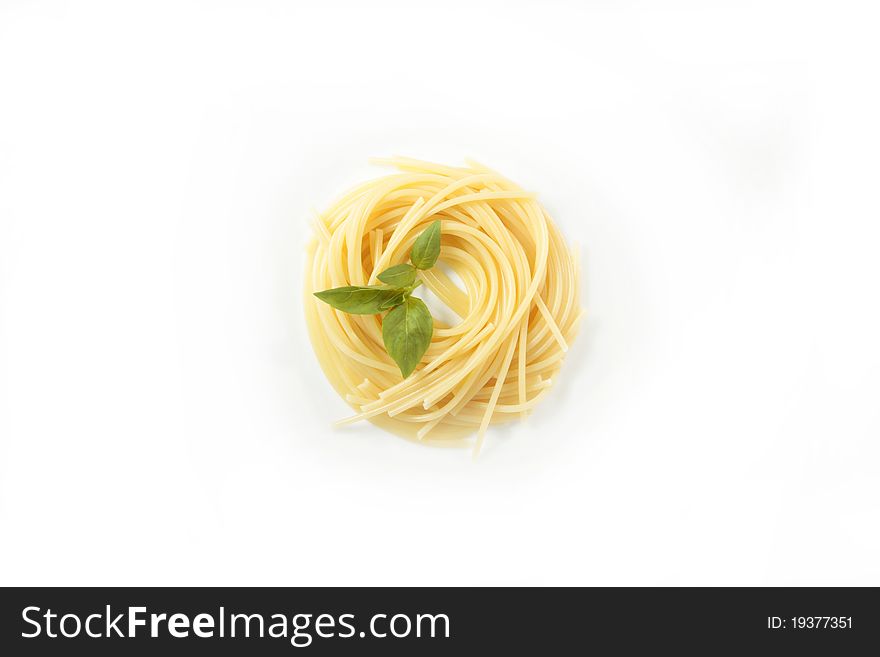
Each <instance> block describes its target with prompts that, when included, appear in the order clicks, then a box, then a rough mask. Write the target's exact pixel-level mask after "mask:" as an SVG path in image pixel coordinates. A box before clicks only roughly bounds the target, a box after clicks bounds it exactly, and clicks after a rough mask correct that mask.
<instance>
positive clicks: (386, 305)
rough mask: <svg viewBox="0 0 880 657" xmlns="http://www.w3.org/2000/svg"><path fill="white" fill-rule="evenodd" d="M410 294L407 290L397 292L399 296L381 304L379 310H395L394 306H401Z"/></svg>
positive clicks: (396, 295)
mask: <svg viewBox="0 0 880 657" xmlns="http://www.w3.org/2000/svg"><path fill="white" fill-rule="evenodd" d="M407 294H409V293H408V292H407V291H406V290H397V294H395V295H394V296H393V297H391V298H390V299H388V300H387V301H383V302H382V303H380V304H379V310H388V308H394V306H399V305H400V304H402V303H403V302H404V301H406V295H407Z"/></svg>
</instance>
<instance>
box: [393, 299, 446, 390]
mask: <svg viewBox="0 0 880 657" xmlns="http://www.w3.org/2000/svg"><path fill="white" fill-rule="evenodd" d="M433 334H434V320H433V318H432V317H431V312H430V311H429V310H428V306H426V305H425V302H424V301H422V300H421V299H419V298H418V297H409V298H408V299H407V300H406V301H404V302H403V303H402V304H401V305H399V306H397V307H396V308H394V309H393V310H392V311H391V312H390V313H388V314H387V315H385V319H384V320H383V321H382V340H383V341H384V342H385V349H386V350H387V351H388V355H390V356H391V358H393V359H394V362H395V363H397V366H398V367H399V368H400V373H401V374H402V375H403V378H406V377H408V376H409V375H410V374H412V373H413V370H415V369H416V365H418V364H419V361H420V360H422V356H424V355H425V352H426V351H427V350H428V346H429V345H430V344H431V336H432V335H433Z"/></svg>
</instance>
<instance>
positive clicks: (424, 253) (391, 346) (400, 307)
mask: <svg viewBox="0 0 880 657" xmlns="http://www.w3.org/2000/svg"><path fill="white" fill-rule="evenodd" d="M439 257H440V220H439V219H438V220H437V221H434V222H433V223H432V224H431V225H430V226H428V228H426V229H425V230H424V231H422V233H421V234H420V235H419V236H418V237H417V238H416V241H415V242H414V243H413V247H412V251H410V255H409V259H410V262H411V263H412V264H408V263H406V264H402V265H394V266H393V267H389V268H388V269H386V270H385V271H383V272H382V273H381V274H379V275H378V276H377V278H378V279H379V280H380V281H382V283H384V285H367V286H358V285H347V286H345V287H335V288H333V289H331V290H324V291H323V292H315V296H316V297H318V298H319V299H320V300H321V301H323V302H325V303H328V304H330V305H331V306H333V307H334V308H336V309H337V310H341V311H343V312H346V313H351V314H352V315H375V314H378V313H381V312H383V311H385V310H389V312H388V314H387V315H385V318H384V319H383V320H382V341H383V342H384V343H385V350H386V351H387V352H388V355H389V356H391V358H392V359H393V360H394V362H395V363H397V367H399V368H400V373H401V374H402V375H403V378H406V377H408V376H409V375H410V374H412V373H413V371H415V369H416V365H418V364H419V361H421V360H422V356H424V355H425V352H426V351H427V350H428V347H429V346H430V344H431V337H432V336H433V334H434V319H433V318H432V317H431V312H430V311H429V310H428V306H426V305H425V302H424V301H422V300H421V299H419V298H418V297H414V296H412V293H413V290H415V289H416V288H417V287H418V286H419V285H421V284H422V281H421V280H420V279H418V278H417V273H418V270H420V269H421V270H425V269H430V268H431V267H433V266H434V264H435V263H436V262H437V258H439Z"/></svg>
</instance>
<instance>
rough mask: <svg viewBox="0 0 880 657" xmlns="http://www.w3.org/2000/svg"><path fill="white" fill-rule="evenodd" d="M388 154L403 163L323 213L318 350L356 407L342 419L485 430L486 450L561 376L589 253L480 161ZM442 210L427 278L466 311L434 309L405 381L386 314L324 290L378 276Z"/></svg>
mask: <svg viewBox="0 0 880 657" xmlns="http://www.w3.org/2000/svg"><path fill="white" fill-rule="evenodd" d="M379 162H380V163H382V164H389V165H391V166H394V167H396V168H397V169H398V170H399V171H400V173H395V174H392V175H388V176H385V177H383V178H378V179H376V180H372V181H369V182H367V183H365V184H362V185H359V186H357V187H355V188H354V189H352V190H351V191H350V192H348V193H347V194H346V195H344V196H343V197H342V198H340V199H339V200H338V201H336V203H335V204H333V205H332V206H331V207H330V208H329V209H328V210H327V211H326V212H324V213H322V214H321V215H319V216H318V217H316V219H315V223H316V226H315V235H314V238H313V239H312V241H311V243H310V244H309V247H308V255H307V265H306V275H305V315H306V321H307V324H308V328H309V335H310V337H311V340H312V344H313V346H314V350H315V354H316V355H317V358H318V361H319V362H320V364H321V367H322V369H323V370H324V373H325V374H326V376H327V378H328V379H329V381H330V383H331V384H332V385H333V387H334V388H335V389H336V391H337V392H338V393H339V395H340V396H342V398H343V399H345V400H346V401H347V402H348V404H349V405H351V407H352V408H353V409H354V410H355V414H354V415H353V416H352V417H350V418H347V419H345V420H342V421H341V422H340V423H341V424H346V423H349V422H355V421H359V420H369V421H370V422H372V423H374V424H376V425H378V426H380V427H382V428H384V429H386V430H388V431H391V432H393V433H395V434H397V435H400V436H403V437H406V438H410V439H413V440H418V441H422V442H424V443H427V444H432V445H442V446H449V445H456V446H460V445H462V444H468V443H469V442H471V437H472V436H474V435H475V436H476V438H475V440H473V441H472V444H473V447H474V451H475V453H476V452H477V451H479V449H480V446H481V445H482V441H483V437H484V435H485V433H486V429H487V428H488V426H489V425H490V424H498V423H502V422H508V421H511V420H514V419H517V418H521V417H524V416H525V415H526V414H527V413H529V412H530V411H531V410H532V409H533V408H534V407H535V405H536V404H537V403H538V401H540V399H541V398H542V397H543V396H544V395H545V394H546V393H547V391H548V389H549V388H550V385H551V382H552V381H553V379H554V378H555V377H556V375H557V373H558V372H559V369H560V367H561V366H562V362H563V358H564V356H565V352H566V351H567V349H568V345H569V344H570V343H571V341H572V340H573V338H574V336H575V334H576V332H577V327H578V323H579V320H580V318H581V316H582V310H581V307H580V301H579V299H580V295H579V289H578V283H579V280H578V279H579V271H578V260H577V258H576V256H575V254H574V253H572V252H571V251H570V250H569V248H568V246H567V245H566V243H565V240H564V239H563V237H562V235H561V234H560V232H559V230H558V229H557V228H556V226H555V225H554V223H553V221H552V220H551V218H550V216H549V215H548V214H547V212H546V211H545V210H544V208H543V207H542V206H541V205H540V204H539V203H538V201H537V200H536V199H535V197H534V195H533V194H531V193H529V192H526V191H524V190H523V189H521V188H520V187H519V186H517V185H515V184H514V183H512V182H510V181H509V180H507V179H506V178H504V177H502V176H501V175H499V174H498V173H496V172H494V171H492V170H490V169H488V168H486V167H484V166H482V165H479V164H476V163H473V162H468V166H466V167H447V166H441V165H438V164H431V163H428V162H421V161H417V160H412V159H408V158H393V159H390V160H381V161H379ZM437 219H439V220H440V221H441V224H440V225H441V235H442V237H441V250H440V260H439V266H437V267H434V268H433V269H430V270H427V271H424V272H421V274H422V280H423V282H424V285H425V286H426V287H427V288H428V289H430V290H431V292H433V294H434V295H436V297H437V298H438V299H439V300H440V301H442V302H443V303H444V304H446V305H447V306H448V307H449V309H451V310H452V311H453V312H454V313H455V315H457V318H458V319H457V321H455V322H451V323H446V322H442V321H440V320H438V319H436V318H435V319H434V334H433V337H432V340H431V344H430V346H429V347H428V350H427V352H425V355H424V356H423V357H422V360H421V362H420V364H419V365H418V366H417V368H416V371H415V372H414V373H413V374H412V375H410V376H409V377H407V378H406V379H404V378H403V377H402V376H401V373H400V371H399V369H398V367H397V366H396V365H395V363H394V361H393V360H392V359H391V357H390V356H389V355H388V353H387V352H386V350H385V346H384V344H383V341H382V316H381V315H378V314H377V315H351V314H348V313H345V312H341V311H338V310H336V309H334V308H332V307H331V306H329V305H327V304H325V303H322V302H321V301H319V300H318V299H316V298H315V297H314V296H313V293H314V292H316V291H319V290H324V289H328V288H334V287H341V286H345V285H374V284H376V283H377V280H376V276H377V275H378V274H379V273H381V272H382V271H383V270H384V269H387V268H388V267H390V266H391V265H396V264H399V263H403V262H406V261H407V257H408V254H409V252H410V249H411V247H412V244H413V241H414V240H415V238H416V237H417V236H418V235H419V233H420V232H421V231H422V230H424V229H425V227H426V226H427V225H428V224H430V223H431V222H433V221H435V220H437ZM450 271H451V272H454V274H455V275H456V276H457V278H458V279H459V281H460V286H459V284H457V283H456V281H455V280H453V277H451V276H450V275H449V273H448V272H450Z"/></svg>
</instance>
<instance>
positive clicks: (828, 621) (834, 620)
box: [767, 616, 852, 630]
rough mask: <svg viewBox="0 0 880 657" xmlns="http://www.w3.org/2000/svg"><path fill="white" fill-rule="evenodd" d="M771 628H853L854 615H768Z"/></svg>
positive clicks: (768, 627)
mask: <svg viewBox="0 0 880 657" xmlns="http://www.w3.org/2000/svg"><path fill="white" fill-rule="evenodd" d="M767 629H769V630H851V629H852V616H790V617H788V618H783V617H781V616H767Z"/></svg>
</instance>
